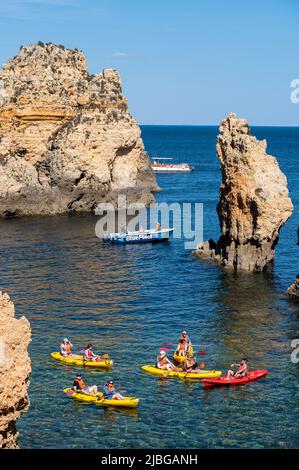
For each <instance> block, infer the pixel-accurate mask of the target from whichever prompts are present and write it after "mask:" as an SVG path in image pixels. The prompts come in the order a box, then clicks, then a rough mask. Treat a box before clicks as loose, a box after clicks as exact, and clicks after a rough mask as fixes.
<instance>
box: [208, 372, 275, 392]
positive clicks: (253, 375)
mask: <svg viewBox="0 0 299 470" xmlns="http://www.w3.org/2000/svg"><path fill="white" fill-rule="evenodd" d="M267 374H268V371H267V370H253V371H251V372H248V374H247V376H246V377H242V378H240V379H227V378H226V377H218V378H217V379H203V380H202V381H201V382H202V383H203V386H204V387H205V388H210V387H217V386H219V385H242V384H247V383H248V382H253V381H254V380H258V379H260V378H261V377H265V375H267Z"/></svg>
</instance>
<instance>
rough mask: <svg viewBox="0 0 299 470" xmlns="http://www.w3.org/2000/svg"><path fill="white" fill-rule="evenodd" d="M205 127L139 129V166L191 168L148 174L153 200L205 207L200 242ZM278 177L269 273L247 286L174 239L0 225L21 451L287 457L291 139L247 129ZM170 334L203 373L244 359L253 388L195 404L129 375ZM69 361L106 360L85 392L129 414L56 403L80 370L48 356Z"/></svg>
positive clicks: (295, 313)
mask: <svg viewBox="0 0 299 470" xmlns="http://www.w3.org/2000/svg"><path fill="white" fill-rule="evenodd" d="M217 132H218V130H217V128H216V127H179V126H177V127H168V126H145V127H143V137H144V141H145V144H146V148H147V150H148V152H149V153H150V154H151V155H159V156H173V157H174V159H175V161H177V162H180V161H183V160H186V161H188V162H189V163H191V164H193V165H196V166H197V167H198V171H194V172H193V173H191V174H186V175H161V176H159V177H158V182H159V184H160V186H161V192H160V193H159V194H158V195H157V198H158V200H159V201H166V202H170V201H180V202H183V201H193V202H203V203H204V238H205V239H207V238H210V237H214V238H217V235H218V232H219V228H218V218H217V215H216V210H215V207H216V203H217V200H218V188H219V181H220V172H219V168H218V160H217V158H216V156H215V138H216V135H217ZM254 133H255V134H256V135H257V136H258V138H266V139H267V140H268V147H269V149H268V150H269V152H270V153H271V154H273V155H275V156H276V157H277V158H278V159H279V163H280V165H281V168H282V169H283V171H284V172H285V173H286V174H287V177H288V181H289V189H290V192H291V197H292V199H293V202H294V204H295V208H296V210H295V212H294V215H293V216H292V218H291V219H290V220H289V221H288V223H287V225H286V226H285V227H284V228H283V230H282V232H281V238H280V242H279V244H278V248H277V255H276V260H275V263H274V264H273V266H272V267H270V268H268V270H267V271H265V272H264V273H260V274H238V275H237V274H234V273H232V272H225V271H223V270H222V269H220V268H219V267H218V266H217V265H214V264H213V263H210V262H204V261H200V260H197V259H195V258H193V257H192V256H191V254H190V252H188V251H186V250H185V249H184V244H183V241H182V240H178V239H173V240H171V242H170V243H166V244H161V245H155V246H150V245H135V246H134V245H131V246H124V247H122V246H110V245H105V244H102V243H101V242H100V241H99V240H98V239H97V238H96V237H95V233H94V227H95V223H96V220H97V219H96V218H95V217H94V216H92V215H83V216H61V217H52V218H48V217H47V218H25V219H22V220H17V219H16V220H5V221H2V222H1V225H0V236H1V264H0V274H1V286H2V288H3V289H4V290H7V291H8V292H9V293H10V294H11V296H12V297H13V299H14V301H15V304H16V310H17V316H20V315H23V314H24V315H26V316H27V318H28V319H29V320H30V322H31V326H32V343H31V345H30V355H31V358H32V368H33V372H32V377H31V385H30V399H31V407H30V410H29V411H28V412H27V413H26V414H24V415H23V417H22V418H21V419H20V420H19V422H18V429H19V431H20V445H21V446H22V447H23V448H32V447H35V448H40V447H47V448H63V447H68V448H75V447H76V448H89V447H93V448H116V447H121V448H138V447H145V448H150V447H153V448H155V447H158V448H174V447H182V448H192V447H193V448H204V447H208V448H215V447H221V448H232V447H256V448H262V447H266V448H271V447H289V448H290V447H298V446H299V437H298V411H299V405H298V365H295V364H292V362H291V361H290V353H291V348H290V343H291V340H292V339H294V338H299V305H294V304H293V303H291V302H289V301H288V300H287V299H286V297H285V295H284V292H285V290H286V288H287V287H288V285H289V284H290V283H291V282H292V281H293V278H294V276H295V275H296V274H297V273H298V272H299V248H298V247H297V245H296V229H297V225H298V222H299V220H298V207H299V196H298V194H297V192H296V190H297V187H298V183H299V169H298V156H299V130H298V129H296V128H256V129H254ZM182 329H187V330H188V331H189V332H190V335H191V338H192V340H193V342H194V343H195V344H199V345H201V346H200V347H199V348H198V349H204V350H205V351H206V352H207V355H206V356H205V357H203V356H199V357H200V360H204V362H205V364H206V367H207V368H220V369H223V370H226V369H227V368H228V366H229V365H230V363H231V362H234V361H237V360H238V359H239V358H240V357H241V356H242V355H243V354H246V355H247V356H248V357H249V359H250V364H251V367H252V368H256V369H257V368H267V369H269V376H268V377H267V378H266V379H265V380H261V381H259V382H256V383H252V384H250V385H248V386H244V387H239V388H231V389H215V390H208V391H204V390H203V388H202V386H201V385H200V384H198V383H191V382H187V381H182V380H161V379H158V378H155V377H154V376H149V375H145V374H143V373H142V372H141V371H140V369H139V365H141V364H145V363H151V362H154V360H155V356H156V353H157V352H158V350H159V348H160V347H161V346H162V344H163V343H164V342H167V343H168V342H169V343H171V342H176V340H177V338H178V335H179V333H180V332H181V330H182ZM64 336H68V337H70V338H71V340H72V342H73V343H74V344H75V345H76V346H77V347H78V349H81V348H82V347H83V346H85V345H86V343H87V342H89V341H91V342H92V343H93V344H94V345H95V349H96V350H97V351H100V352H103V353H104V352H108V353H109V354H110V355H111V356H112V357H113V359H114V361H115V367H114V369H113V371H111V372H109V373H107V372H106V373H105V372H98V371H97V372H96V371H90V370H85V371H84V376H85V379H86V381H87V382H88V383H90V384H91V383H97V384H101V385H102V384H104V382H105V381H106V379H107V378H108V377H112V378H113V379H114V380H115V382H116V383H117V385H118V389H119V390H123V389H125V390H127V391H128V394H130V395H136V396H138V397H140V398H141V404H140V408H139V410H138V411H137V412H129V411H127V412H126V411H122V412H121V411H112V410H105V409H103V408H100V407H96V406H93V405H86V404H81V403H76V402H75V401H73V400H69V399H67V398H65V396H64V394H63V393H62V389H63V387H65V386H68V385H70V384H71V383H72V379H73V377H74V374H75V373H76V372H77V371H78V370H81V369H76V368H74V367H68V366H63V365H62V364H60V363H57V362H55V361H53V360H51V358H50V357H49V355H50V352H51V351H54V350H57V347H58V345H59V342H60V340H61V338H62V337H64Z"/></svg>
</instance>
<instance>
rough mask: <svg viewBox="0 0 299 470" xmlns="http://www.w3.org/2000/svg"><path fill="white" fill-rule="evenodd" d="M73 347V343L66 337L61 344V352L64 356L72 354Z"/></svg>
mask: <svg viewBox="0 0 299 470" xmlns="http://www.w3.org/2000/svg"><path fill="white" fill-rule="evenodd" d="M72 347H73V345H72V343H71V342H70V341H69V340H68V339H67V338H64V339H63V341H62V343H61V345H60V354H61V355H62V356H64V357H69V356H71V355H72Z"/></svg>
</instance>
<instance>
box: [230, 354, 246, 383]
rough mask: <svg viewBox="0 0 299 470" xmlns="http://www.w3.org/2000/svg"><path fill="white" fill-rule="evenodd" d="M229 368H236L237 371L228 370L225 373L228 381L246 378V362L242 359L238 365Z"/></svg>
mask: <svg viewBox="0 0 299 470" xmlns="http://www.w3.org/2000/svg"><path fill="white" fill-rule="evenodd" d="M231 367H232V368H233V367H238V370H237V371H236V372H235V371H234V370H229V371H228V373H227V378H228V379H241V378H242V377H246V376H247V373H248V360H247V359H246V358H245V357H244V358H243V359H242V361H241V362H240V364H231Z"/></svg>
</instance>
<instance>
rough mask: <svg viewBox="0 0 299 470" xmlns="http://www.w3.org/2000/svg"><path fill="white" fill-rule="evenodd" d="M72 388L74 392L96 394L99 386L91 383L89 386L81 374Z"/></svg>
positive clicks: (77, 376)
mask: <svg viewBox="0 0 299 470" xmlns="http://www.w3.org/2000/svg"><path fill="white" fill-rule="evenodd" d="M72 389H73V390H74V392H81V393H84V394H85V395H96V394H97V393H98V387H97V386H96V385H90V386H89V387H88V386H87V385H86V383H85V381H84V380H83V378H82V375H81V374H77V375H76V377H75V379H74V382H73V387H72Z"/></svg>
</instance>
